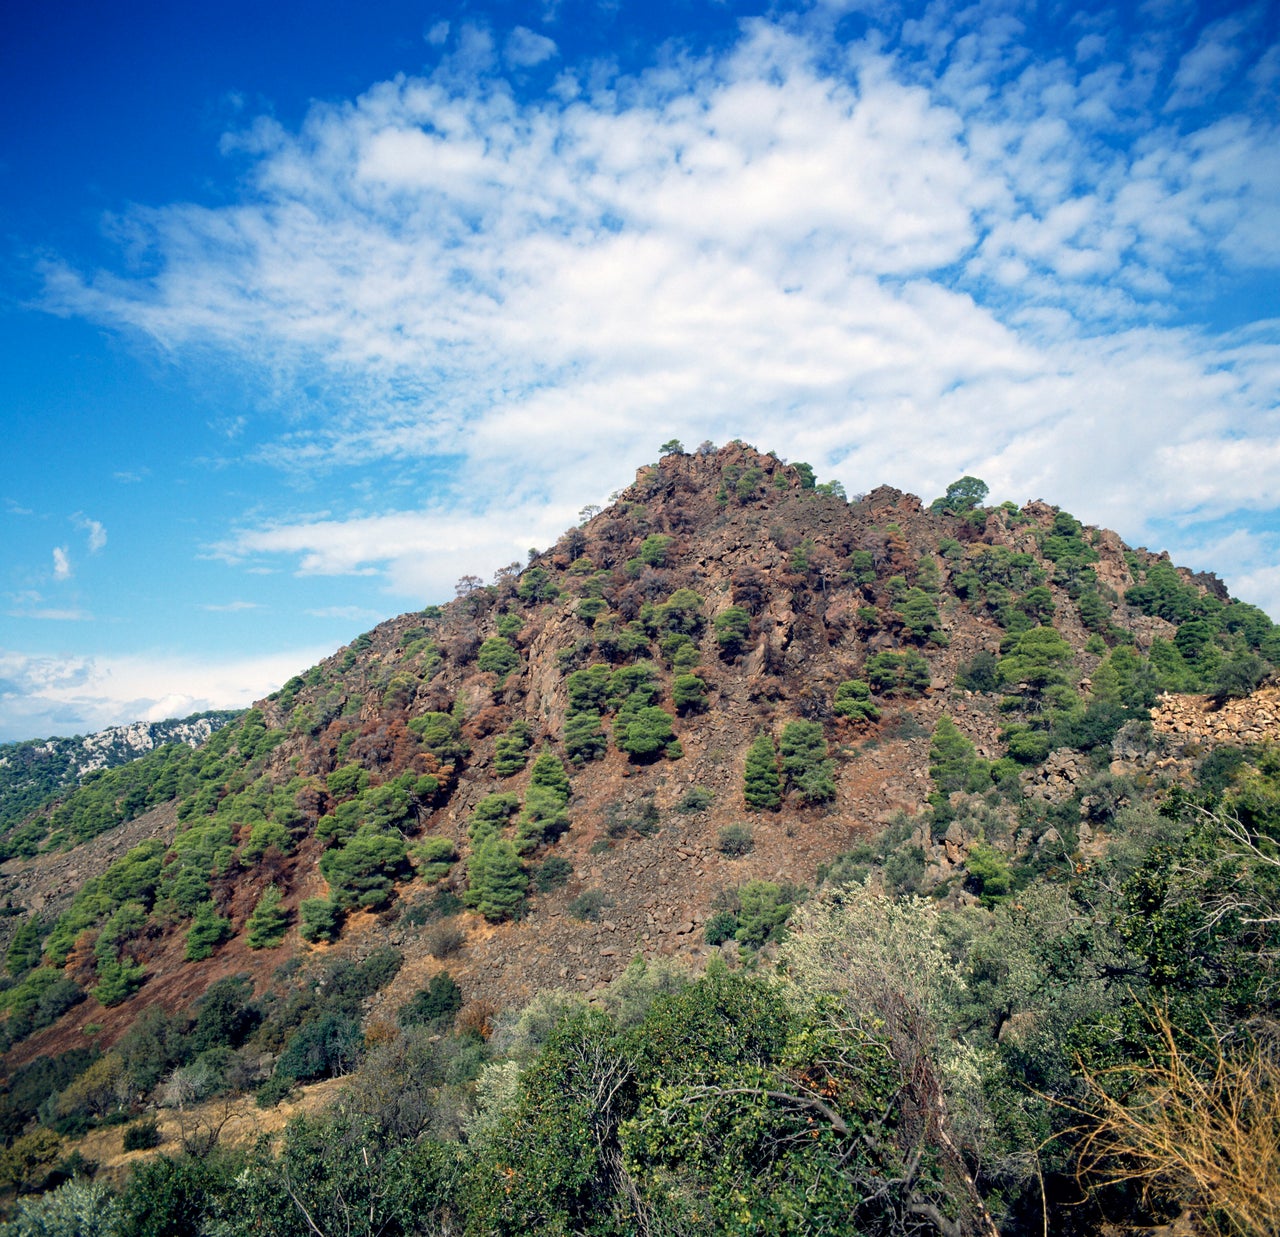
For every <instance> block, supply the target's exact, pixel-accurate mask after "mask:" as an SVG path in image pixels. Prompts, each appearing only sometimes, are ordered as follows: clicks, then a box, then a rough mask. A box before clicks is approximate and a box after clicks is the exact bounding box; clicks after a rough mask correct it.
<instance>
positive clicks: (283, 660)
mask: <svg viewBox="0 0 1280 1237" xmlns="http://www.w3.org/2000/svg"><path fill="white" fill-rule="evenodd" d="M331 651H332V650H331V649H323V650H322V649H307V648H299V649H292V650H284V651H281V652H278V653H273V654H268V655H265V656H259V657H251V658H244V659H239V660H227V661H221V662H219V661H216V660H211V659H209V658H207V657H200V658H190V659H188V658H183V657H166V656H163V655H150V654H149V655H147V656H134V657H60V656H57V655H54V654H44V653H24V652H20V651H17V650H4V649H0V742H10V741H13V740H17V739H30V738H37V737H43V736H45V735H50V734H76V733H79V734H85V733H89V732H91V731H95V730H101V729H102V728H103V727H105V726H114V725H120V724H122V723H125V722H131V721H163V720H164V719H165V718H168V717H183V716H186V715H187V714H189V713H195V712H199V711H201V710H204V709H233V708H241V707H244V706H246V705H249V704H252V703H253V702H254V701H255V700H259V699H261V698H262V697H263V696H265V695H267V694H268V693H269V692H271V691H274V690H275V689H276V688H278V687H280V686H281V684H283V683H284V682H286V681H287V680H288V679H289V678H290V677H291V676H293V675H295V674H297V673H299V672H300V671H302V670H305V669H306V668H307V667H308V666H310V665H313V664H314V663H315V662H317V661H319V660H320V658H321V657H324V656H326V655H327V654H328V653H329V652H331Z"/></svg>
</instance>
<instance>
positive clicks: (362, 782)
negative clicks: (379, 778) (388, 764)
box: [325, 764, 369, 802]
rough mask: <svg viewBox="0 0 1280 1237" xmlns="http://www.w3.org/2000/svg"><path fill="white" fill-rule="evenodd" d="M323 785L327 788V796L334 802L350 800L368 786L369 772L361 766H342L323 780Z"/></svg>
mask: <svg viewBox="0 0 1280 1237" xmlns="http://www.w3.org/2000/svg"><path fill="white" fill-rule="evenodd" d="M325 785H326V786H328V788H329V794H330V795H331V796H332V797H333V799H334V800H335V802H336V801H338V800H341V799H350V798H352V797H354V796H355V795H358V794H359V793H360V792H361V791H362V790H364V789H365V788H366V787H367V786H368V785H369V770H368V769H366V768H364V766H363V765H357V764H350V765H344V766H343V767H342V768H341V769H335V770H334V771H333V772H332V773H330V774H329V776H328V777H327V778H325Z"/></svg>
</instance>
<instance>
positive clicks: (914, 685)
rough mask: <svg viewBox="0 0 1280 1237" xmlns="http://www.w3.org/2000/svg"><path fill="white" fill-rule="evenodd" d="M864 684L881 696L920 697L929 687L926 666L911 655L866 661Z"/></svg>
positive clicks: (885, 655) (881, 655)
mask: <svg viewBox="0 0 1280 1237" xmlns="http://www.w3.org/2000/svg"><path fill="white" fill-rule="evenodd" d="M866 669H867V682H868V683H869V684H870V685H871V689H872V691H874V692H876V693H877V694H879V695H881V696H922V695H924V693H925V691H926V689H927V688H928V686H929V683H930V680H931V677H932V676H931V672H930V670H929V663H928V662H927V661H925V659H924V658H923V657H922V656H921V655H920V654H919V653H915V652H904V653H889V652H885V653H876V654H875V655H874V656H872V657H868V658H867V667H866Z"/></svg>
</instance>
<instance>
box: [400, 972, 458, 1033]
mask: <svg viewBox="0 0 1280 1237" xmlns="http://www.w3.org/2000/svg"><path fill="white" fill-rule="evenodd" d="M461 1008H462V989H461V988H459V987H458V985H457V983H456V982H455V981H454V978H453V976H452V975H450V974H449V972H448V971H441V972H440V973H439V974H438V975H433V976H432V977H431V982H430V983H428V984H427V986H426V987H425V988H420V989H418V991H417V992H415V993H414V994H413V996H412V997H410V998H409V1000H408V1001H406V1002H405V1004H403V1005H402V1006H401V1007H400V1011H399V1013H397V1015H396V1019H397V1021H398V1022H399V1023H400V1025H401V1026H402V1027H432V1028H440V1029H443V1028H444V1027H446V1026H448V1025H449V1024H451V1023H452V1022H453V1019H454V1017H455V1016H456V1015H457V1013H458V1011H459V1010H460V1009H461Z"/></svg>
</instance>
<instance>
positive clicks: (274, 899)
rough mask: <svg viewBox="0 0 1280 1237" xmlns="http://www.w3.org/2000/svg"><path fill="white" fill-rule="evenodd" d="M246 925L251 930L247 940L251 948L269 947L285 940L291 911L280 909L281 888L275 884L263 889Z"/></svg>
mask: <svg viewBox="0 0 1280 1237" xmlns="http://www.w3.org/2000/svg"><path fill="white" fill-rule="evenodd" d="M245 926H246V927H247V928H248V930H249V934H248V936H247V937H246V938H245V940H246V943H247V944H248V946H249V948H250V949H267V948H269V947H270V946H272V945H279V944H280V942H281V941H282V940H284V934H285V930H286V929H287V928H288V926H289V912H288V911H284V910H281V909H280V890H279V889H277V888H276V887H275V885H268V886H267V887H266V889H264V890H263V892H262V897H260V898H259V899H258V905H257V906H255V907H254V908H253V913H252V914H251V915H250V916H249V919H248V922H247V923H246V925H245Z"/></svg>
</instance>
